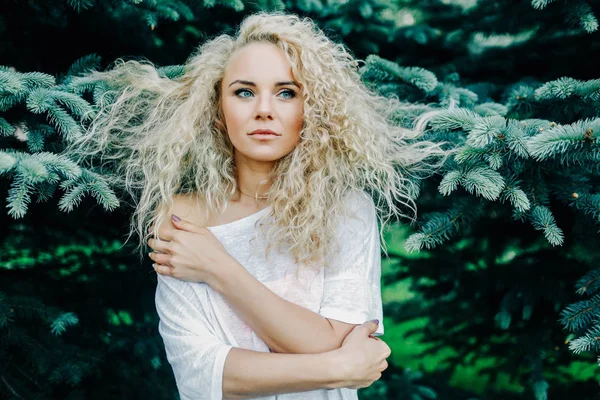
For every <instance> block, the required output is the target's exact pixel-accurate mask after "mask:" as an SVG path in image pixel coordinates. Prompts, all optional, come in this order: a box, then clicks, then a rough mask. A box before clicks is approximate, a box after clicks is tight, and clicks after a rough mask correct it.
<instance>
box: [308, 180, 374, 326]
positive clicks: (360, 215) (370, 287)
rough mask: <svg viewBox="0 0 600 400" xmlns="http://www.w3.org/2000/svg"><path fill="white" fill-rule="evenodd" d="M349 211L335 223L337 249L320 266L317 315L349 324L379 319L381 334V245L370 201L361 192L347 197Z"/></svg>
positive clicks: (371, 201)
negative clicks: (321, 289)
mask: <svg viewBox="0 0 600 400" xmlns="http://www.w3.org/2000/svg"><path fill="white" fill-rule="evenodd" d="M347 198H348V200H349V203H348V204H349V206H348V210H349V213H348V214H347V215H345V216H342V217H340V220H339V223H338V224H337V227H338V228H337V238H338V248H337V249H338V250H339V251H337V252H335V253H334V254H332V255H331V256H330V257H329V258H328V262H327V265H326V266H325V268H324V280H323V300H322V302H321V308H320V311H319V314H320V315H322V316H324V317H325V318H331V319H335V320H338V321H341V322H346V323H349V324H362V323H364V322H366V321H369V320H372V319H378V320H379V327H378V328H377V331H376V332H375V333H373V336H380V335H383V332H384V327H383V311H382V301H381V247H380V246H381V245H380V241H379V228H378V223H377V214H376V209H375V205H374V203H373V200H372V199H371V198H370V197H369V196H368V195H367V194H366V193H364V192H362V191H361V192H358V193H354V192H353V193H351V194H350V195H349V196H348V197H347Z"/></svg>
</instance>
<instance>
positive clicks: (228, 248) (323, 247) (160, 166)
mask: <svg viewBox="0 0 600 400" xmlns="http://www.w3.org/2000/svg"><path fill="white" fill-rule="evenodd" d="M356 66H357V63H356V61H355V60H354V59H353V58H352V56H351V55H350V54H349V53H348V52H347V51H346V50H345V48H344V47H343V46H341V45H339V44H335V43H333V42H332V41H330V40H329V39H328V38H327V37H326V36H325V35H324V34H323V33H322V32H321V31H320V30H319V29H318V28H317V27H316V26H315V25H314V24H313V23H312V21H310V20H309V19H300V18H298V17H297V16H294V15H285V14H281V13H270V14H269V13H259V14H255V15H252V16H249V17H247V18H246V19H245V20H244V21H243V22H242V24H241V26H240V28H239V32H238V34H237V35H236V37H235V38H232V37H230V36H227V35H221V36H219V37H217V38H215V39H213V40H210V41H208V42H207V43H205V44H203V45H202V46H201V47H200V48H199V51H198V52H197V53H196V54H194V55H193V56H192V57H190V59H189V60H188V61H187V62H186V64H185V72H184V74H183V75H182V76H181V77H179V78H177V79H167V78H165V77H163V76H161V75H160V74H158V72H157V70H156V69H155V68H154V67H153V66H152V65H151V64H150V63H139V62H134V61H129V62H125V63H121V64H120V65H117V66H116V67H114V68H113V69H112V70H110V71H107V72H103V73H94V74H95V76H96V77H97V78H98V79H103V80H105V81H107V82H109V83H111V84H112V85H114V86H116V87H118V88H119V89H118V90H116V91H115V92H111V93H112V94H111V95H114V98H113V100H114V101H111V102H110V104H108V103H106V105H105V106H103V107H102V109H101V111H100V113H99V114H98V115H97V116H96V118H95V119H94V121H93V123H92V124H91V126H90V128H89V131H88V134H87V135H86V137H85V138H84V139H83V140H82V141H80V142H79V143H78V149H79V151H81V153H82V154H83V153H86V154H93V153H96V152H100V151H102V152H103V158H104V159H105V160H114V161H116V163H115V164H114V170H115V175H114V176H115V178H116V180H118V179H119V177H123V179H122V182H121V183H123V185H124V187H125V188H127V189H128V190H130V191H131V192H132V194H133V195H135V196H137V197H136V199H137V204H136V209H135V213H134V216H133V219H132V228H133V229H135V230H137V232H138V234H139V237H140V240H141V242H140V244H142V243H143V241H144V240H145V239H147V238H148V237H149V236H151V238H150V239H149V240H148V245H149V246H150V247H151V248H152V250H153V251H152V252H151V253H150V258H151V259H152V260H153V261H154V268H155V271H156V272H157V273H158V275H157V276H158V285H157V288H156V297H155V301H156V308H157V312H158V314H159V317H160V323H159V332H160V334H161V336H162V338H163V340H164V344H165V349H166V353H167V358H168V360H169V363H170V364H171V366H172V368H173V372H174V374H175V378H176V382H177V386H178V389H179V393H180V395H181V398H182V399H221V398H226V399H246V398H261V399H345V400H348V399H357V391H356V389H357V388H361V387H366V386H369V385H370V384H371V383H372V382H373V381H375V380H377V379H379V377H380V376H381V371H383V370H385V368H386V367H387V362H386V358H387V357H388V356H389V355H390V349H389V347H388V346H387V345H386V344H385V343H384V342H383V341H381V340H380V339H378V338H376V337H373V336H377V335H381V334H383V332H384V329H383V323H382V308H381V290H380V275H381V268H380V262H381V255H380V234H381V232H382V231H383V225H384V223H385V221H383V222H382V225H381V228H378V226H379V224H378V218H377V215H378V214H381V215H383V214H385V215H383V217H385V218H382V220H384V219H386V220H387V219H389V218H390V217H391V216H402V215H403V214H402V213H401V212H400V210H399V209H398V208H397V206H396V205H395V204H397V203H400V204H403V205H406V206H408V207H410V208H413V209H414V205H413V204H412V202H411V200H410V197H409V195H408V194H407V193H408V190H409V189H410V188H409V187H408V183H409V181H408V179H407V177H406V176H407V175H408V174H409V172H411V173H412V172H417V171H418V172H419V173H423V172H425V173H428V172H431V171H433V170H435V168H436V167H437V166H438V165H440V164H441V162H443V159H444V157H445V156H446V153H445V152H444V151H443V150H442V149H441V148H440V147H439V146H438V145H436V144H433V143H429V142H423V141H421V142H419V143H415V144H408V143H407V142H406V140H405V139H412V138H415V137H417V136H418V135H419V134H420V133H422V130H423V126H424V125H425V121H426V116H425V117H423V118H422V119H421V120H420V122H419V123H417V125H416V127H415V129H414V130H408V129H405V128H402V127H399V126H394V125H392V124H390V122H389V117H390V115H391V113H392V112H398V110H399V109H400V108H399V103H398V101H397V100H394V99H385V98H382V97H380V96H377V95H376V94H374V93H373V92H371V91H370V90H369V89H367V88H366V87H365V85H364V84H363V83H362V82H361V81H360V77H359V74H358V72H357V68H356ZM100 104H101V105H103V104H104V103H103V102H102V101H100ZM432 159H435V160H437V164H434V163H429V164H428V163H427V161H428V160H432ZM367 192H370V193H372V194H373V195H374V196H375V197H376V198H377V199H378V200H379V201H378V204H377V206H376V205H375V203H374V201H373V200H372V198H371V196H369V195H367ZM384 211H386V212H384ZM148 226H150V228H149V229H148V232H147V233H146V227H148Z"/></svg>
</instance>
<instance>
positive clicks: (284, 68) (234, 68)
mask: <svg viewBox="0 0 600 400" xmlns="http://www.w3.org/2000/svg"><path fill="white" fill-rule="evenodd" d="M293 77H294V75H293V73H292V66H291V64H290V62H289V61H288V59H287V57H286V56H285V54H284V52H283V50H281V49H280V48H279V47H277V46H275V45H274V44H271V43H251V44H248V45H246V46H244V47H242V48H241V49H239V50H237V51H235V52H234V53H233V54H232V55H231V57H230V59H229V61H228V63H227V66H226V67H225V74H224V78H225V79H224V81H228V80H229V81H232V80H235V79H248V80H263V81H264V80H268V81H279V80H282V79H292V78H293ZM224 83H226V84H228V82H224Z"/></svg>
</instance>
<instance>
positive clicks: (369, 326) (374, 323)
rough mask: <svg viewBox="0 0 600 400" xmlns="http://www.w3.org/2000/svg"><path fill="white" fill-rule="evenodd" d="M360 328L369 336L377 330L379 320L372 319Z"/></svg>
mask: <svg viewBox="0 0 600 400" xmlns="http://www.w3.org/2000/svg"><path fill="white" fill-rule="evenodd" d="M361 326H363V327H364V328H365V329H366V330H367V332H369V335H371V334H372V333H374V332H375V331H376V330H377V327H378V326H379V320H378V319H373V320H371V321H367V322H365V323H363V324H362V325H361Z"/></svg>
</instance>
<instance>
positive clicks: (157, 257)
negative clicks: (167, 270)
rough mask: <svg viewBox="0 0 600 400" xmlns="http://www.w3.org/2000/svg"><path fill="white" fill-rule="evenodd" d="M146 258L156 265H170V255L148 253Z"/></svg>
mask: <svg viewBox="0 0 600 400" xmlns="http://www.w3.org/2000/svg"><path fill="white" fill-rule="evenodd" d="M148 256H149V257H150V259H151V260H152V261H154V262H155V263H157V264H162V265H169V266H170V265H171V255H170V254H167V253H157V252H154V251H153V252H150V253H148Z"/></svg>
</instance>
